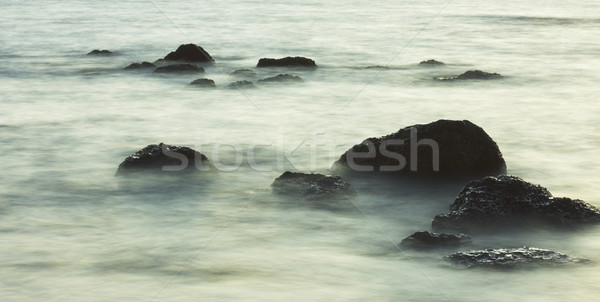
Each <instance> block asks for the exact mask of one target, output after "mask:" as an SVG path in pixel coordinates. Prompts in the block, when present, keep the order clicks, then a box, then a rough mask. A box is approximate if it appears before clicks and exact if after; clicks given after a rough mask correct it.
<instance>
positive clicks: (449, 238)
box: [400, 231, 471, 248]
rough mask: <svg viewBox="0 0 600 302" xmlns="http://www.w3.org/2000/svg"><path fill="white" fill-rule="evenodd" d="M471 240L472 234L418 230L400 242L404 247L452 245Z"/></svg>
mask: <svg viewBox="0 0 600 302" xmlns="http://www.w3.org/2000/svg"><path fill="white" fill-rule="evenodd" d="M469 242H471V236H469V235H465V234H459V235H453V234H444V233H441V234H438V233H432V232H428V231H421V232H416V233H414V234H412V235H410V236H408V237H406V238H404V239H402V241H401V242H400V247H403V248H406V247H408V248H437V247H452V246H459V245H461V244H465V243H469Z"/></svg>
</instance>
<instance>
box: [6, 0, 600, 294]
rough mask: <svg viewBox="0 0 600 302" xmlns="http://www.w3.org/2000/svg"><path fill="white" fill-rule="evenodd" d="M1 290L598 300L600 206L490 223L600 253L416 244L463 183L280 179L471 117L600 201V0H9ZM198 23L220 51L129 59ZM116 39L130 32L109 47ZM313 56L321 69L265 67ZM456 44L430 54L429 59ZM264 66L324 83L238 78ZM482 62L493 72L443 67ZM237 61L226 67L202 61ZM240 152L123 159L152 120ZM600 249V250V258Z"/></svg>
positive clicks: (191, 39)
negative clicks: (410, 129)
mask: <svg viewBox="0 0 600 302" xmlns="http://www.w3.org/2000/svg"><path fill="white" fill-rule="evenodd" d="M0 8H1V10H0V11H1V14H2V18H0V33H1V34H0V159H1V160H0V163H1V168H2V169H1V170H2V173H0V300H1V301H198V300H200V301H328V302H331V301H481V300H486V301H510V300H515V301H567V300H568V301H594V300H595V299H597V296H598V294H599V293H600V271H599V270H598V266H597V263H598V262H600V256H599V255H600V240H598V238H599V236H600V228H599V227H597V226H593V227H589V228H585V229H580V230H576V231H565V232H558V231H555V230H554V231H552V230H537V231H531V232H520V233H500V234H495V235H486V236H478V237H474V238H473V244H472V245H471V246H470V247H468V249H471V248H476V249H479V248H505V247H520V246H525V245H526V246H534V247H539V248H545V249H551V250H556V251H560V252H563V253H566V254H569V255H573V256H579V257H584V258H588V259H590V260H592V261H593V263H592V264H587V265H582V266H573V267H559V268H541V269H531V270H517V271H494V270H485V269H484V270H477V269H474V270H465V269H458V268H456V267H453V266H450V265H448V264H447V263H445V262H443V261H442V257H443V256H444V255H447V254H449V253H451V252H452V251H448V250H442V251H432V252H423V251H417V252H415V251H409V250H407V251H401V250H399V249H398V248H397V247H396V246H395V244H396V243H398V242H400V240H402V239H403V238H404V237H406V236H408V235H410V234H411V233H413V232H415V231H419V230H428V229H430V225H431V219H432V218H433V217H434V216H435V215H436V214H440V213H446V212H447V211H448V206H449V205H450V204H451V203H452V201H453V200H454V198H455V197H456V195H457V194H458V192H459V191H460V189H461V187H462V184H456V183H448V184H436V185H427V184H423V185H420V186H419V185H409V184H403V183H397V184H389V183H384V182H380V181H378V180H377V179H374V180H372V181H368V180H361V181H359V180H349V182H351V183H352V185H353V186H354V187H355V188H356V191H357V195H356V196H354V197H353V198H352V200H348V202H344V201H342V202H339V203H338V204H334V205H332V206H331V207H322V206H320V205H318V204H313V203H310V202H307V201H305V200H296V199H294V198H287V197H282V196H280V195H275V194H273V193H272V192H271V189H270V184H271V183H272V182H273V180H274V179H275V178H276V177H277V176H279V175H280V174H281V173H283V172H284V171H285V170H294V171H301V172H318V173H326V174H327V173H331V172H330V171H329V168H330V167H331V165H332V164H333V162H334V161H336V160H337V159H338V158H339V156H340V155H341V154H342V153H343V152H345V151H346V150H347V149H348V148H349V147H351V146H352V145H354V144H358V143H360V142H361V141H362V140H363V139H365V138H368V137H374V136H382V135H386V134H389V133H393V132H396V131H398V129H400V128H404V127H406V126H409V125H413V124H424V123H429V122H433V121H436V120H439V119H453V120H463V119H466V120H470V121H471V122H473V123H475V124H477V125H479V126H481V127H482V128H483V129H485V131H486V132H487V133H488V134H489V135H490V136H491V137H492V138H493V139H494V140H495V141H496V143H497V144H498V146H499V148H500V150H501V151H502V153H503V156H504V159H505V160H506V163H507V166H508V173H509V174H513V175H517V176H520V177H522V178H523V179H525V180H526V181H529V182H532V183H535V184H540V185H542V186H544V187H546V188H548V189H549V190H550V192H552V193H553V195H554V196H567V197H571V198H577V199H582V200H585V201H587V202H589V203H591V204H593V205H595V206H600V193H598V184H599V183H600V173H599V172H600V153H599V152H598V150H599V148H600V119H599V118H598V117H600V106H598V104H597V101H598V96H599V95H600V86H599V85H598V83H599V82H600V73H598V69H599V67H600V61H599V58H600V40H598V38H597V37H598V34H599V33H600V2H598V1H591V0H576V1H537V0H536V1H516V0H510V1H502V2H491V1H483V0H469V1H467V0H454V1H448V0H446V1H441V0H423V1H412V0H410V1H390V0H383V1H378V2H367V1H302V2H300V1H269V2H266V1H265V2H258V1H243V0H235V1H181V0H174V1H158V0H155V1H141V0H140V1H113V0H107V1H99V2H91V1H74V0H73V1H50V0H49V1H6V0H0ZM187 43H196V44H198V45H201V46H202V47H203V48H204V49H206V50H207V51H208V52H209V53H210V54H211V55H212V56H213V58H214V59H215V61H216V64H215V66H209V67H206V72H205V73H204V74H201V75H175V76H156V75H152V74H151V72H148V71H133V72H131V71H124V70H123V68H124V67H125V66H127V65H129V64H130V63H133V62H142V61H150V62H153V61H155V60H157V59H159V58H162V57H164V56H165V55H166V54H168V53H169V52H171V51H174V50H175V49H176V48H177V47H178V46H179V45H181V44H187ZM93 49H108V50H111V51H112V52H114V54H113V55H111V56H87V55H86V54H87V53H88V52H90V51H91V50H93ZM285 56H305V57H309V58H312V59H314V60H315V61H316V63H317V65H318V66H319V67H318V68H317V69H316V70H313V71H309V70H283V69H282V70H280V69H256V68H255V66H256V63H257V61H258V59H259V58H263V57H275V58H279V57H285ZM427 59H436V60H439V61H443V62H445V63H446V65H443V66H437V67H424V66H420V65H419V64H418V63H419V62H420V61H422V60H427ZM242 68H249V69H254V70H256V72H257V74H258V75H257V77H256V78H254V79H252V80H256V79H260V78H265V77H268V76H274V75H277V74H279V73H291V74H294V75H298V76H300V77H302V78H303V79H304V82H302V83H290V84H282V85H257V88H255V89H229V88H227V85H228V84H229V83H231V82H234V81H237V80H240V79H239V78H237V77H234V76H231V75H230V73H231V72H233V71H234V70H236V69H242ZM473 69H480V70H483V71H488V72H497V73H500V74H502V75H503V76H504V78H502V79H500V80H490V81H448V82H444V81H435V80H433V79H434V78H435V77H446V76H453V75H458V74H461V73H463V72H465V71H467V70H473ZM203 77H205V78H210V79H213V80H214V81H215V83H216V85H217V88H216V89H197V88H194V87H190V86H189V85H188V84H189V83H190V82H191V81H193V80H195V79H197V78H203ZM160 142H164V143H168V144H173V145H185V146H189V147H192V148H194V149H196V150H198V151H200V152H202V153H204V154H206V155H207V156H208V157H209V159H210V160H211V161H212V162H213V163H214V164H215V165H218V167H219V168H220V171H219V172H218V173H214V174H211V175H200V176H198V177H197V178H191V179H182V178H177V177H170V176H168V175H167V176H166V177H160V178H156V177H150V176H149V177H138V178H136V179H130V180H124V179H122V178H119V177H115V172H116V169H117V167H118V165H119V163H120V162H121V161H122V160H123V159H124V158H125V157H126V156H128V155H130V154H132V153H134V152H135V151H137V150H139V149H141V148H143V147H144V146H146V145H149V144H157V143H160ZM595 263H596V264H595Z"/></svg>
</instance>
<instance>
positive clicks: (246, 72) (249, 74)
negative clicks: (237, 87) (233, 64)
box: [231, 69, 256, 78]
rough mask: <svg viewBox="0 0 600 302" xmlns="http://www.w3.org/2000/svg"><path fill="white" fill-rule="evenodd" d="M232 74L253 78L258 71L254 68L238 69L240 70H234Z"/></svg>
mask: <svg viewBox="0 0 600 302" xmlns="http://www.w3.org/2000/svg"><path fill="white" fill-rule="evenodd" d="M231 75H232V76H238V77H247V78H253V77H255V76H256V72H255V71H254V70H252V69H238V70H236V71H234V72H232V73H231Z"/></svg>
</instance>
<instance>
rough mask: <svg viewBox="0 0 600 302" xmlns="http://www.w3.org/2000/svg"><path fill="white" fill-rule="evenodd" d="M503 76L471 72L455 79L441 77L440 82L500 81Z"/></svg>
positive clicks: (479, 71)
mask: <svg viewBox="0 0 600 302" xmlns="http://www.w3.org/2000/svg"><path fill="white" fill-rule="evenodd" d="M500 78H502V76H501V75H500V74H498V73H491V72H485V71H481V70H469V71H467V72H465V73H463V74H461V75H459V76H455V77H449V78H445V77H441V78H438V80H441V81H454V80H493V79H500Z"/></svg>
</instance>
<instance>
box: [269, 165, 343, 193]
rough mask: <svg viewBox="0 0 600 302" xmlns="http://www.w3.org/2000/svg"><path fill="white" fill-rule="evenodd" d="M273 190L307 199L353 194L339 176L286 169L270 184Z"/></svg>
mask: <svg viewBox="0 0 600 302" xmlns="http://www.w3.org/2000/svg"><path fill="white" fill-rule="evenodd" d="M271 187H272V188H273V192H275V193H278V194H290V195H299V196H303V197H305V198H306V199H309V200H316V199H325V198H344V196H347V195H353V194H355V192H354V189H353V188H352V186H350V184H349V183H347V182H345V181H343V180H342V179H341V178H340V177H339V176H327V175H323V174H307V173H298V172H290V171H286V172H285V173H283V174H282V175H281V176H279V177H278V178H277V179H275V181H274V182H273V184H271Z"/></svg>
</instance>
